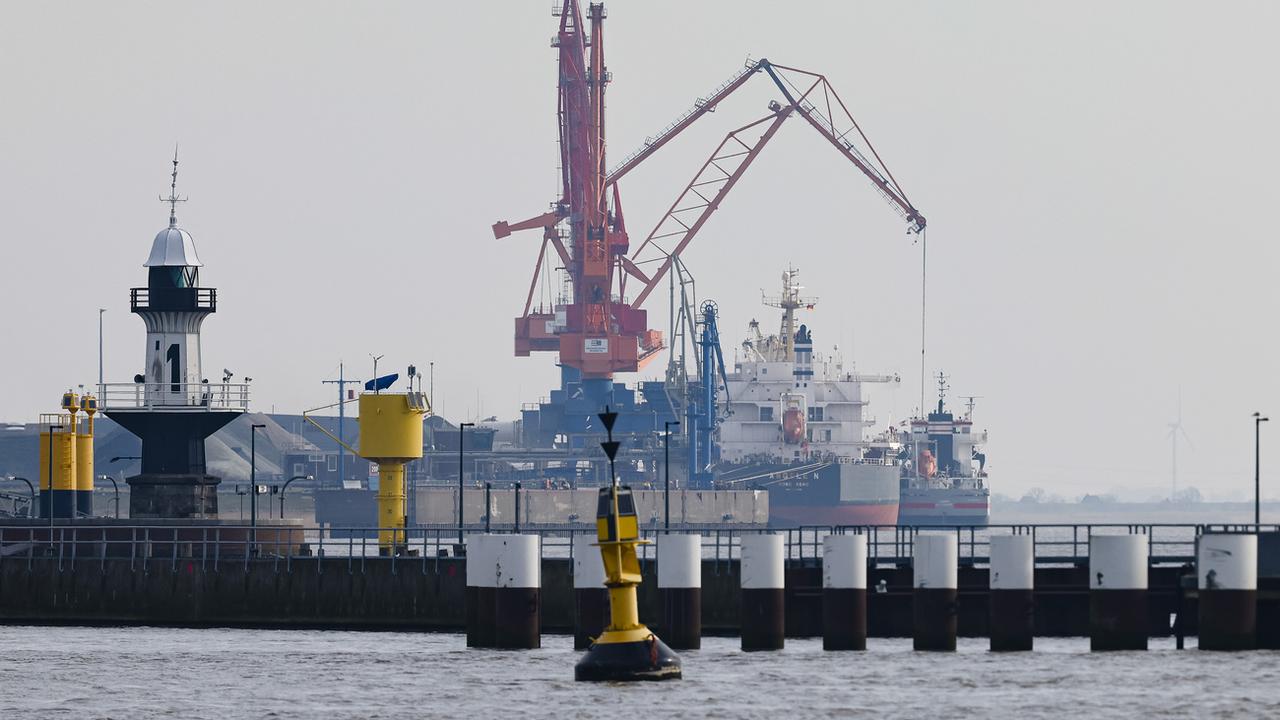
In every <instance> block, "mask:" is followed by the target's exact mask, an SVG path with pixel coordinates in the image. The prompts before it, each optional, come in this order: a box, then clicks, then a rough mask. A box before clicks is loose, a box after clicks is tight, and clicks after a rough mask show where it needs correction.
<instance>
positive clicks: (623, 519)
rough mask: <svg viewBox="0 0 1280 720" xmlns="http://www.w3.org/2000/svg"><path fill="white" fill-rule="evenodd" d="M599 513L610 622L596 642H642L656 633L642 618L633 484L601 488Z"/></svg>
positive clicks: (599, 530)
mask: <svg viewBox="0 0 1280 720" xmlns="http://www.w3.org/2000/svg"><path fill="white" fill-rule="evenodd" d="M598 508H599V510H598V511H597V513H596V539H597V540H598V542H597V545H599V547H600V555H601V558H602V559H603V560H604V577H605V582H604V584H605V587H607V588H609V611H610V618H611V619H610V622H609V626H608V627H606V628H605V631H604V634H603V635H601V636H600V637H599V638H597V639H596V642H597V643H606V644H607V643H619V642H639V641H641V640H644V639H646V638H648V637H650V636H651V635H653V633H651V632H649V628H647V627H645V626H644V625H643V624H641V622H640V610H639V603H638V602H637V600H636V586H637V585H639V584H640V559H639V557H637V555H636V546H637V545H642V544H644V545H647V544H648V541H647V540H641V539H640V520H639V518H638V517H636V509H635V500H634V498H633V497H632V495H631V488H626V487H619V486H617V485H611V486H609V487H607V488H600V502H599V504H598Z"/></svg>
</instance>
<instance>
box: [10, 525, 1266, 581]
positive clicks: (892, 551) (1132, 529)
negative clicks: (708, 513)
mask: <svg viewBox="0 0 1280 720" xmlns="http://www.w3.org/2000/svg"><path fill="white" fill-rule="evenodd" d="M511 529H512V528H503V529H502V530H499V532H502V531H504V530H505V531H509V530H511ZM378 530H379V529H378V528H369V527H332V526H322V527H308V526H302V525H289V524H277V523H273V524H270V525H258V526H251V525H231V524H217V525H213V524H210V525H198V524H184V525H160V524H137V525H131V524H127V523H112V524H92V523H85V522H77V523H73V524H57V525H53V526H49V525H44V524H38V523H34V524H6V525H3V526H0V564H4V563H14V562H18V563H26V564H27V566H28V567H31V566H33V565H34V564H35V563H46V562H51V561H52V562H56V563H57V564H58V569H59V570H66V569H75V568H77V567H82V566H85V565H86V564H89V565H92V564H93V563H98V564H100V565H102V566H103V567H105V564H106V562H107V560H108V559H113V560H120V559H127V560H129V562H130V566H131V567H133V568H134V569H135V570H139V571H144V572H145V571H147V569H148V568H150V567H152V565H153V563H154V561H156V560H163V561H168V562H170V563H172V566H173V568H174V569H177V568H178V566H179V564H189V565H190V566H195V565H199V566H200V567H201V568H202V569H203V570H213V571H220V570H227V569H232V568H235V567H237V566H243V567H244V568H246V569H247V568H248V567H249V565H250V564H251V563H262V562H269V563H273V564H274V565H275V567H276V568H277V570H284V571H290V570H292V568H293V566H294V565H295V564H296V563H300V562H314V561H315V560H316V559H318V558H338V559H345V560H346V565H347V569H348V570H350V571H352V572H355V571H357V570H358V571H361V572H363V571H364V569H365V567H366V563H371V562H387V563H392V565H393V567H394V566H396V565H400V566H403V565H406V564H408V565H412V566H420V567H421V569H422V571H423V572H429V571H432V570H434V571H437V572H438V571H439V567H440V561H441V560H442V559H447V558H452V557H458V556H460V555H462V554H463V553H464V550H463V549H462V546H460V545H459V543H458V528H457V527H456V526H453V527H447V526H436V527H415V528H409V529H408V530H405V529H403V528H398V529H395V531H394V532H395V533H396V540H395V545H396V547H397V549H398V550H397V552H396V553H394V554H387V553H386V552H385V551H384V549H383V548H380V547H379V543H378ZM387 530H388V531H390V530H391V529H390V528H387ZM1256 530H1261V531H1262V532H1280V526H1277V525H1263V526H1261V527H1260V528H1259V527H1255V526H1253V525H1193V524H1137V525H1132V524H1062V525H993V526H989V527H985V528H976V527H957V528H939V527H928V528H924V527H919V528H918V527H898V526H873V527H836V526H823V527H804V528H792V529H785V530H776V531H771V530H766V529H760V528H750V529H742V528H726V527H724V526H718V527H692V526H686V527H680V528H673V529H672V530H671V532H672V533H693V532H696V533H698V534H700V535H701V536H702V557H703V559H704V560H705V561H709V562H711V563H712V567H714V568H715V571H716V572H717V573H718V572H721V571H727V570H728V568H729V566H730V563H732V562H734V561H737V560H739V559H740V558H741V540H742V537H743V536H745V535H752V534H758V533H761V532H776V533H778V534H781V535H783V536H784V537H785V539H786V552H787V559H788V561H790V562H791V563H796V564H800V565H806V564H812V565H817V564H819V563H820V562H821V557H822V547H823V538H824V537H826V536H827V535H830V534H850V533H858V534H864V535H866V536H867V555H868V562H869V563H870V564H871V565H872V566H877V567H886V566H888V567H892V566H909V565H910V563H911V556H912V550H913V546H914V542H915V538H916V537H917V536H918V535H919V534H920V533H939V532H942V533H955V534H956V535H957V539H958V550H959V562H960V564H961V565H967V566H982V565H986V564H987V562H988V554H989V549H990V542H991V537H993V536H997V535H1010V534H1021V535H1029V536H1031V538H1032V543H1033V547H1034V549H1035V558H1036V564H1037V565H1038V566H1054V565H1086V564H1087V563H1088V560H1089V538H1090V537H1092V536H1094V535H1114V534H1127V533H1137V534H1142V535H1145V536H1146V537H1147V548H1148V556H1149V558H1150V563H1151V564H1152V565H1182V564H1186V563H1190V562H1194V559H1195V546H1196V542H1197V539H1198V538H1199V537H1200V536H1201V535H1203V534H1204V533H1206V532H1223V531H1234V532H1254V531H1256ZM522 531H523V532H525V533H529V534H536V535H538V536H540V538H541V552H542V556H543V558H566V559H569V558H572V557H573V542H572V539H573V536H574V535H582V534H592V535H594V532H595V531H594V530H593V529H587V528H574V529H566V528H563V527H556V528H551V527H531V528H523V529H522ZM479 532H483V528H482V527H468V528H466V530H465V533H466V534H473V533H479ZM661 532H662V531H661V530H654V529H646V530H644V531H643V535H644V538H645V539H646V540H650V541H653V540H655V539H656V536H657V535H658V534H660V533H661ZM640 553H641V559H642V560H643V561H652V560H655V559H656V555H657V553H656V546H655V544H647V545H642V546H641V548H640Z"/></svg>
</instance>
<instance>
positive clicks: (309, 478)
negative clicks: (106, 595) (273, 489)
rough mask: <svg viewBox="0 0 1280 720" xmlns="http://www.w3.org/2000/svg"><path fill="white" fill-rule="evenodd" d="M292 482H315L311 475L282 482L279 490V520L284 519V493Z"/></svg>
mask: <svg viewBox="0 0 1280 720" xmlns="http://www.w3.org/2000/svg"><path fill="white" fill-rule="evenodd" d="M294 480H315V478H314V477H312V476H311V475H294V476H293V477H291V478H289V479H288V480H285V481H284V487H282V488H280V519H281V520H283V519H284V491H285V490H288V489H289V483H291V482H293V481H294Z"/></svg>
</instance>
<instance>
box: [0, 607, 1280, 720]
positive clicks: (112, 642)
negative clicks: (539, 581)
mask: <svg viewBox="0 0 1280 720" xmlns="http://www.w3.org/2000/svg"><path fill="white" fill-rule="evenodd" d="M543 642H544V644H545V645H546V647H545V648H543V649H542V650H538V651H533V652H494V651H480V650H468V649H467V648H466V646H465V641H464V638H463V636H461V635H425V634H408V633H350V632H321V631H272V630H184V629H160V628H45V627H4V628H0V648H3V654H2V655H0V657H2V658H3V659H2V660H0V717H2V718H409V717H452V718H463V717H476V718H491V717H503V716H510V715H514V716H518V717H593V716H603V715H605V714H606V712H609V711H612V712H609V717H611V718H618V717H627V716H630V717H645V718H650V717H714V718H726V717H760V718H774V719H776V718H789V717H848V716H864V717H873V716H874V717H883V718H894V717H929V716H936V717H957V716H969V715H972V716H982V717H1009V718H1050V717H1062V716H1064V715H1070V716H1079V717H1091V718H1096V717H1135V716H1137V715H1139V714H1140V713H1141V714H1146V715H1150V716H1162V717H1206V716H1213V717H1268V716H1270V717H1275V716H1277V715H1280V662H1278V661H1280V654H1277V653H1271V652H1265V653H1264V652H1255V653H1241V654H1212V655H1211V654H1208V653H1204V654H1202V653H1199V652H1198V651H1194V650H1188V651H1175V650H1174V649H1173V646H1172V642H1171V641H1170V642H1164V641H1153V645H1152V650H1151V651H1149V652H1146V653H1117V654H1107V655H1093V654H1090V653H1089V652H1088V643H1087V641H1086V640H1084V639H1068V640H1054V639H1040V640H1038V641H1037V643H1038V647H1039V649H1038V650H1037V651H1036V652H1034V653H1030V654H1020V655H995V654H991V653H988V652H986V649H985V648H986V641H985V640H977V639H975V640H962V641H961V646H960V651H959V652H958V653H956V654H954V655H942V654H924V653H914V652H912V651H911V649H910V641H909V640H896V639H895V640H873V641H872V642H871V648H870V650H869V651H868V652H866V653H860V654H850V653H839V654H835V653H824V652H823V651H822V647H821V642H820V641H817V640H788V642H787V649H786V650H785V651H783V652H780V653H769V654H764V653H755V654H744V653H742V652H740V651H738V649H737V642H738V641H737V639H736V638H708V639H707V640H706V641H705V644H706V647H705V648H704V649H703V650H701V651H698V652H686V653H684V654H683V657H684V661H685V677H686V679H685V680H682V681H677V682H668V683H662V684H636V685H589V684H584V683H575V682H573V663H574V662H575V660H576V658H577V653H575V652H574V651H573V650H572V649H571V647H572V640H571V638H568V637H565V636H545V637H544V638H543ZM620 706H625V707H620Z"/></svg>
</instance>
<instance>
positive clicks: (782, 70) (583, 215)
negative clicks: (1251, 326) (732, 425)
mask: <svg viewBox="0 0 1280 720" xmlns="http://www.w3.org/2000/svg"><path fill="white" fill-rule="evenodd" d="M556 14H557V15H558V16H559V18H560V30H559V32H558V33H557V34H556V37H555V40H554V41H553V44H554V45H555V46H556V47H557V48H558V49H559V53H560V86H559V91H558V95H559V97H558V111H559V121H560V122H559V134H560V156H561V157H560V167H561V176H562V178H561V179H562V185H561V193H560V197H559V198H558V199H557V200H556V201H555V202H553V203H552V204H551V209H550V211H548V212H546V213H543V214H542V215H539V216H537V217H533V218H530V219H528V220H524V221H521V222H517V223H507V222H506V221H502V222H498V223H495V224H494V226H493V234H494V237H496V238H504V237H507V236H508V235H510V234H511V233H512V232H515V231H517V230H527V229H532V228H542V246H541V248H540V249H539V251H538V260H537V263H536V264H535V265H534V270H533V279H532V281H531V282H530V284H529V293H528V295H527V297H526V298H525V305H524V312H523V313H522V314H521V315H520V317H517V318H516V321H515V330H516V332H515V340H516V342H515V351H516V355H518V356H527V355H529V353H531V352H534V351H554V352H559V353H560V362H561V364H562V365H565V366H568V367H571V368H575V369H577V370H578V371H580V372H581V373H582V377H583V379H584V380H607V379H609V378H612V377H613V374H614V373H618V372H635V371H636V370H638V369H640V367H642V366H643V365H644V364H645V363H646V362H647V361H648V360H650V359H652V358H653V357H654V356H655V355H656V354H657V353H658V351H660V350H661V349H662V347H663V345H662V333H661V332H659V331H657V330H650V329H648V319H647V316H646V313H645V311H644V310H642V309H641V305H643V304H644V301H645V299H646V298H648V297H649V294H650V293H651V292H653V290H654V288H656V287H657V285H658V283H659V282H660V281H661V280H662V278H663V277H664V276H665V275H666V273H667V271H668V270H669V269H670V267H671V263H672V259H673V258H674V257H675V256H677V255H679V254H680V252H681V251H683V250H684V248H685V247H686V246H688V244H689V242H690V241H692V240H693V238H694V236H695V235H696V234H697V233H698V231H699V230H700V229H701V228H702V227H703V225H704V224H705V223H706V221H707V219H708V218H709V217H710V216H711V214H712V213H713V212H715V210H716V209H717V208H718V207H719V205H720V202H721V200H722V199H723V198H724V196H725V195H726V194H727V193H728V192H729V190H731V189H732V188H733V186H734V184H735V183H737V181H738V179H739V178H741V177H742V174H743V173H744V172H745V171H746V169H747V168H748V167H750V165H751V163H752V161H754V160H755V158H756V157H757V156H758V155H759V153H760V150H761V149H763V148H764V146H765V144H767V143H768V141H769V140H770V139H771V138H772V137H773V136H774V134H775V133H776V132H777V131H778V128H779V127H780V126H781V125H782V123H783V121H784V120H786V119H787V118H788V117H791V116H792V115H798V116H800V117H802V118H804V119H805V121H806V122H807V123H808V124H809V125H810V126H812V127H813V128H814V129H815V130H817V131H818V132H819V133H820V134H821V135H822V136H823V137H825V138H826V139H827V140H828V141H830V142H831V144H832V145H833V146H834V147H835V148H836V150H837V151H839V152H840V153H841V154H842V155H844V156H845V157H846V158H847V159H848V160H849V161H850V162H852V163H853V165H854V166H855V167H857V168H858V169H859V170H860V171H862V173H863V174H865V175H866V176H867V178H868V179H870V180H871V182H872V184H873V185H874V186H875V187H876V189H877V191H879V193H880V194H881V195H882V196H883V197H884V198H885V199H886V200H888V201H889V203H890V205H891V206H893V207H894V208H895V209H896V210H897V211H898V212H899V214H901V215H902V217H903V218H904V219H905V220H906V221H907V224H908V225H907V232H908V233H912V232H922V231H923V230H924V227H925V219H924V216H923V215H921V214H920V212H919V211H918V210H916V209H915V207H914V206H913V205H912V204H911V203H910V201H908V200H907V196H906V193H905V192H903V190H902V188H901V186H899V185H898V182H897V180H896V179H894V177H893V174H892V173H890V172H889V169H888V168H887V167H886V166H885V165H884V163H883V161H881V159H880V156H879V154H878V153H876V151H875V149H874V148H873V147H872V146H871V143H870V141H868V140H867V137H866V135H864V134H863V133H862V130H861V128H859V127H858V124H857V122H856V121H855V120H854V119H853V116H852V115H851V114H850V113H849V110H848V108H847V107H846V106H845V104H844V102H843V101H842V100H840V97H839V96H838V95H837V94H836V92H835V90H834V88H832V87H831V85H830V84H829V83H828V82H827V80H826V78H825V77H823V76H822V75H819V74H817V73H812V72H808V71H805V70H799V69H796V68H790V67H786V66H783V65H775V64H773V63H770V62H769V61H768V60H763V59H762V60H758V61H748V62H747V63H746V64H745V65H744V67H743V68H742V70H740V71H738V72H737V73H735V74H734V75H733V76H732V77H730V78H729V79H728V80H727V81H725V82H724V83H722V84H721V85H720V86H719V87H717V88H716V89H715V90H713V91H712V92H711V93H710V94H709V95H708V96H707V97H705V98H700V99H699V100H698V102H697V103H695V104H694V106H693V108H691V109H690V110H688V111H687V112H685V113H684V114H683V115H681V116H680V117H679V118H677V119H676V120H675V121H674V122H672V123H671V124H670V125H668V126H667V127H666V128H664V129H663V130H662V131H661V132H659V133H658V134H657V135H656V136H654V137H651V138H648V139H647V140H646V141H645V144H644V145H643V146H642V147H641V148H640V149H639V150H637V151H635V152H633V153H632V154H631V155H629V156H627V158H626V159H625V160H623V161H622V163H620V164H619V165H618V166H617V167H615V168H614V169H613V170H611V171H607V172H606V166H605V118H604V107H605V105H604V95H605V88H606V87H607V86H608V84H609V81H610V75H609V71H608V69H607V68H606V66H605V62H604V19H605V17H606V13H605V9H604V5H603V3H591V4H589V5H588V6H587V14H586V20H587V22H588V23H589V24H590V32H589V33H588V32H586V27H585V26H584V24H583V16H582V12H581V9H580V7H579V5H578V2H577V0H564V4H563V5H562V6H561V7H560V8H559V9H558V10H557V11H556ZM758 74H765V75H768V76H769V78H770V79H771V80H772V81H773V83H774V84H775V85H776V86H777V88H778V89H779V90H780V91H781V92H782V96H783V99H784V102H777V101H775V102H772V103H770V104H769V114H768V115H766V116H764V117H763V118H760V119H759V120H756V121H754V122H752V123H749V124H747V125H744V126H742V127H740V128H738V129H736V130H734V131H732V132H730V133H729V134H728V135H726V136H725V139H724V140H723V141H722V142H721V143H720V145H719V146H718V147H717V148H716V150H715V152H713V153H712V154H711V157H710V158H709V159H708V160H707V162H706V163H704V164H703V165H702V167H701V168H700V169H699V171H698V173H697V174H696V175H695V176H694V179H693V180H692V181H691V182H690V183H689V184H688V185H687V186H686V187H685V189H684V191H683V192H682V193H680V195H679V196H678V197H677V199H676V201H675V203H673V204H672V205H671V208H670V209H669V210H668V211H667V212H666V214H665V215H663V217H662V219H661V220H659V221H658V223H657V225H655V227H654V229H653V231H652V232H651V233H649V235H648V236H647V237H646V238H645V240H644V242H643V243H641V244H640V246H639V247H637V248H636V250H635V252H634V253H631V255H630V256H628V252H629V251H630V242H629V240H628V237H627V231H626V225H625V223H624V220H623V213H622V199H621V195H620V193H619V190H618V181H619V180H620V179H621V178H622V177H623V176H624V175H626V174H627V173H629V172H630V171H631V170H633V169H634V168H635V167H636V166H638V165H639V164H640V163H642V162H644V160H645V159H646V158H648V157H649V156H651V155H652V154H653V153H654V152H656V151H657V150H658V149H659V148H661V147H662V146H663V145H665V144H666V143H667V142H669V141H670V140H671V139H672V138H674V137H675V136H676V135H678V134H679V133H680V132H682V131H683V130H684V129H685V128H687V127H689V126H690V125H692V124H693V123H694V122H695V121H696V120H698V118H701V117H702V116H703V115H705V114H707V113H709V112H712V111H714V110H715V108H716V106H717V105H718V104H719V103H720V101H721V100H723V99H725V98H726V97H728V96H729V95H730V94H732V93H733V92H734V91H735V90H737V89H738V88H740V87H742V86H743V85H744V84H746V82H747V81H748V80H749V79H750V78H751V77H753V76H754V75H758ZM757 132H758V133H759V134H756V133H757ZM566 236H567V239H568V243H567V244H566V242H565V239H566ZM548 245H550V246H551V247H552V248H553V249H554V250H555V252H556V255H557V256H558V257H559V261H560V263H561V264H560V266H559V267H561V268H563V269H564V270H565V272H566V273H567V274H568V276H569V279H570V284H571V288H570V292H571V297H569V298H567V300H568V301H567V302H565V303H562V304H559V305H556V306H554V308H547V307H545V306H543V307H537V308H535V307H534V305H533V296H534V292H535V290H536V288H537V283H538V278H539V274H540V273H541V272H542V270H543V267H544V263H547V262H548V259H547V246H548ZM649 266H654V267H652V268H649ZM646 269H648V270H649V272H646ZM629 279H630V280H634V281H636V282H637V283H639V284H640V286H641V287H640V289H639V291H638V292H637V294H636V295H635V299H634V300H632V301H630V302H628V300H627V284H628V280H629Z"/></svg>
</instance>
